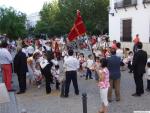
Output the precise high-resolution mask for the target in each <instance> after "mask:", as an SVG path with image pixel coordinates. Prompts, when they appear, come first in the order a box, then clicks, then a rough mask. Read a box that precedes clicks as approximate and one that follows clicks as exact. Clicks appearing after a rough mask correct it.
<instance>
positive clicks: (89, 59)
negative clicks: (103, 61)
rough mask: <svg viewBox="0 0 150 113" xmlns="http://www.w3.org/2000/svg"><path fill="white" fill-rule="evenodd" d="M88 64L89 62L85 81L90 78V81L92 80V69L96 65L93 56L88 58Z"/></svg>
mask: <svg viewBox="0 0 150 113" xmlns="http://www.w3.org/2000/svg"><path fill="white" fill-rule="evenodd" d="M86 62H87V71H86V79H85V80H87V79H88V77H89V79H92V72H91V68H92V66H93V64H94V61H93V59H92V55H89V56H88V60H87V61H86Z"/></svg>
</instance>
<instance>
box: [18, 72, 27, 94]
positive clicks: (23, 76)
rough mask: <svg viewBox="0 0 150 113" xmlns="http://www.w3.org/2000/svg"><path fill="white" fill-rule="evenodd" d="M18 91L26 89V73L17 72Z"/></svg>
mask: <svg viewBox="0 0 150 113" xmlns="http://www.w3.org/2000/svg"><path fill="white" fill-rule="evenodd" d="M17 75H18V82H19V88H20V92H25V91H26V73H17Z"/></svg>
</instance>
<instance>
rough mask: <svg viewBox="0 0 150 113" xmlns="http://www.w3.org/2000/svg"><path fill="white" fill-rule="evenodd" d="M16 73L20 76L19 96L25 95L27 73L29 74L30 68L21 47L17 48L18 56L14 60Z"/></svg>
mask: <svg viewBox="0 0 150 113" xmlns="http://www.w3.org/2000/svg"><path fill="white" fill-rule="evenodd" d="M14 72H15V73H16V74H17V75H18V82H19V88H20V90H19V92H17V94H23V93H25V91H26V72H28V67H27V57H26V54H25V53H24V52H22V48H21V47H17V54H16V56H15V58H14Z"/></svg>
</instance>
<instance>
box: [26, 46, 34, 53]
mask: <svg viewBox="0 0 150 113" xmlns="http://www.w3.org/2000/svg"><path fill="white" fill-rule="evenodd" d="M27 52H28V53H29V54H33V53H34V47H32V46H29V47H27Z"/></svg>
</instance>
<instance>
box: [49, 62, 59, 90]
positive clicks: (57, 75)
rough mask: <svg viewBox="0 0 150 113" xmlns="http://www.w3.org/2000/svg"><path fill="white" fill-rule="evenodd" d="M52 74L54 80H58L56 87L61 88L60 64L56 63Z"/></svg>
mask: <svg viewBox="0 0 150 113" xmlns="http://www.w3.org/2000/svg"><path fill="white" fill-rule="evenodd" d="M51 71H52V75H53V77H54V80H55V81H56V89H57V90H59V85H60V83H59V82H60V81H59V77H60V70H59V65H58V64H57V65H55V66H54V67H53V68H52V70H51Z"/></svg>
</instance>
